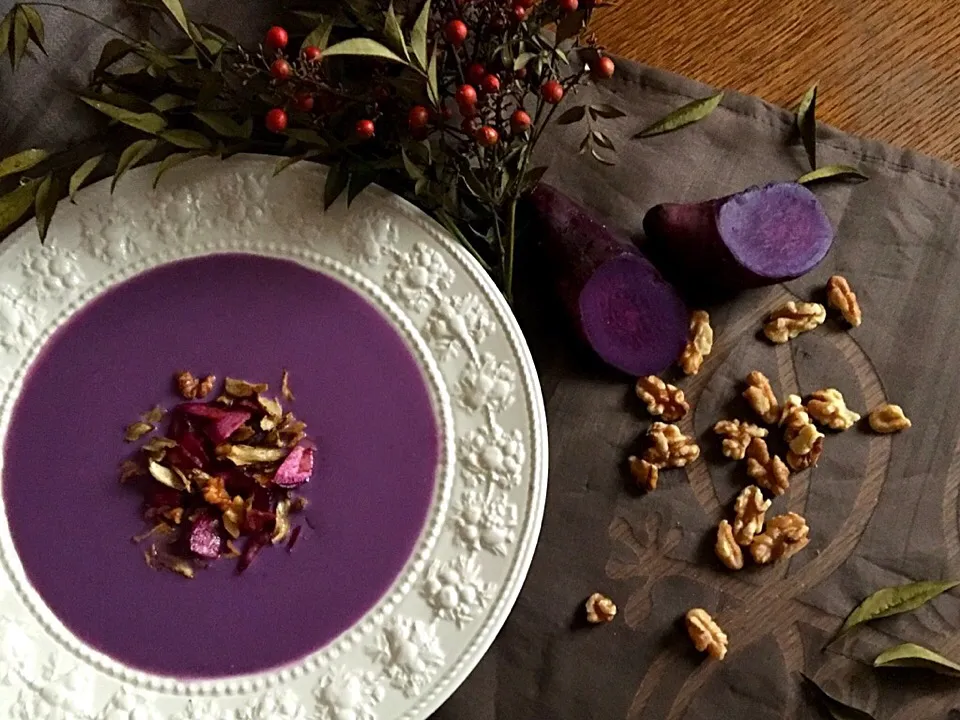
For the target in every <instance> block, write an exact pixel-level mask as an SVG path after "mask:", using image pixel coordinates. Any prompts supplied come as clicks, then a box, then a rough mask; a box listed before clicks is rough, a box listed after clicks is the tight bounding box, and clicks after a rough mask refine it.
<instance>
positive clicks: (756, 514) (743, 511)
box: [733, 485, 770, 546]
mask: <svg viewBox="0 0 960 720" xmlns="http://www.w3.org/2000/svg"><path fill="white" fill-rule="evenodd" d="M769 509H770V500H764V499H763V493H762V492H761V491H760V488H758V487H757V486H756V485H747V487H745V488H744V489H743V490H741V491H740V494H739V495H738V496H737V502H736V503H735V504H734V506H733V511H734V513H735V517H734V519H733V538H734V540H736V541H737V544H739V545H745V546H746V545H749V544H750V543H752V542H753V538H754V537H755V536H756V535H757V534H758V533H759V532H760V531H761V530H763V523H764V520H765V518H766V515H767V510H769Z"/></svg>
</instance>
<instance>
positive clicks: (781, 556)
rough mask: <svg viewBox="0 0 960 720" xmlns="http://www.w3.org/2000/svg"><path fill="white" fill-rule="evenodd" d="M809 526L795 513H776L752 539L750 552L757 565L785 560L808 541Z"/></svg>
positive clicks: (801, 548)
mask: <svg viewBox="0 0 960 720" xmlns="http://www.w3.org/2000/svg"><path fill="white" fill-rule="evenodd" d="M809 535H810V528H809V527H807V521H806V520H805V519H804V518H803V516H801V515H798V514H797V513H792V512H791V513H787V514H786V515H777V516H776V517H774V518H770V519H769V520H768V521H767V526H766V528H764V531H763V532H762V533H761V534H760V535H757V536H756V537H755V538H754V539H753V543H752V544H751V545H750V554H751V555H753V560H754V562H756V563H757V564H758V565H766V564H767V563H770V562H776V561H777V560H786V559H787V558H790V557H793V556H794V555H796V554H797V553H798V552H800V551H801V550H803V548H805V547H806V546H807V545H808V544H809V543H810V537H809Z"/></svg>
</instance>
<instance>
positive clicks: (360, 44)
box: [324, 38, 407, 65]
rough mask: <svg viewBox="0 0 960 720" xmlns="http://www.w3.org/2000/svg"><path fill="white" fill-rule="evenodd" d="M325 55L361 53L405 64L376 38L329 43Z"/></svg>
mask: <svg viewBox="0 0 960 720" xmlns="http://www.w3.org/2000/svg"><path fill="white" fill-rule="evenodd" d="M324 55H325V56H326V57H333V56H335V55H363V56H367V57H381V58H385V59H387V60H391V61H392V62H398V63H400V64H402V65H406V64H407V63H406V61H405V60H404V59H403V58H401V57H400V56H399V55H397V54H396V53H394V52H393V51H392V50H390V49H389V48H387V47H384V46H383V45H381V44H380V43H378V42H377V41H376V40H370V39H368V38H351V39H350V40H344V41H343V42H339V43H337V44H336V45H331V46H330V47H328V48H327V49H326V51H325V52H324Z"/></svg>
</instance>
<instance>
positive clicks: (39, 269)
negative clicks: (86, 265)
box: [20, 239, 85, 301]
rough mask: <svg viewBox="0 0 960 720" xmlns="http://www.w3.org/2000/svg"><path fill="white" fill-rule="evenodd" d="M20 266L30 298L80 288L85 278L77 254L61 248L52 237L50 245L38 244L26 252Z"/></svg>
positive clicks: (59, 294) (56, 294) (55, 296)
mask: <svg viewBox="0 0 960 720" xmlns="http://www.w3.org/2000/svg"><path fill="white" fill-rule="evenodd" d="M20 267H21V269H22V270H23V275H24V277H25V278H26V283H25V284H24V285H25V287H24V291H25V293H26V295H27V297H29V298H32V299H34V300H38V301H42V300H44V299H48V298H58V297H60V296H62V295H64V294H66V293H68V292H69V291H71V290H76V289H77V288H79V287H80V285H81V284H82V283H83V282H84V280H85V277H84V273H83V270H81V269H80V265H79V263H78V262H77V254H76V253H75V252H73V251H71V250H64V249H62V248H60V247H57V243H56V241H54V240H49V239H48V240H47V244H46V245H41V244H40V243H39V242H37V243H35V244H34V246H33V247H31V248H29V249H28V250H27V251H26V252H25V253H24V254H23V256H22V258H21V260H20Z"/></svg>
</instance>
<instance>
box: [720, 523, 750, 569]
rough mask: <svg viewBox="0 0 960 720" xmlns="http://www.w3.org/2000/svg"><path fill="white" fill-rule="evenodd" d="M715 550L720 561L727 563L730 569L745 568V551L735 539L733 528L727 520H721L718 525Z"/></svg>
mask: <svg viewBox="0 0 960 720" xmlns="http://www.w3.org/2000/svg"><path fill="white" fill-rule="evenodd" d="M714 550H715V551H716V553H717V557H718V558H720V562H722V563H723V564H724V565H726V566H727V567H728V568H729V569H730V570H742V569H743V551H742V550H741V549H740V546H739V545H737V543H736V541H734V539H733V528H731V527H730V523H728V522H727V521H726V520H722V521H721V522H720V525H719V527H717V544H716V545H714Z"/></svg>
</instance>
